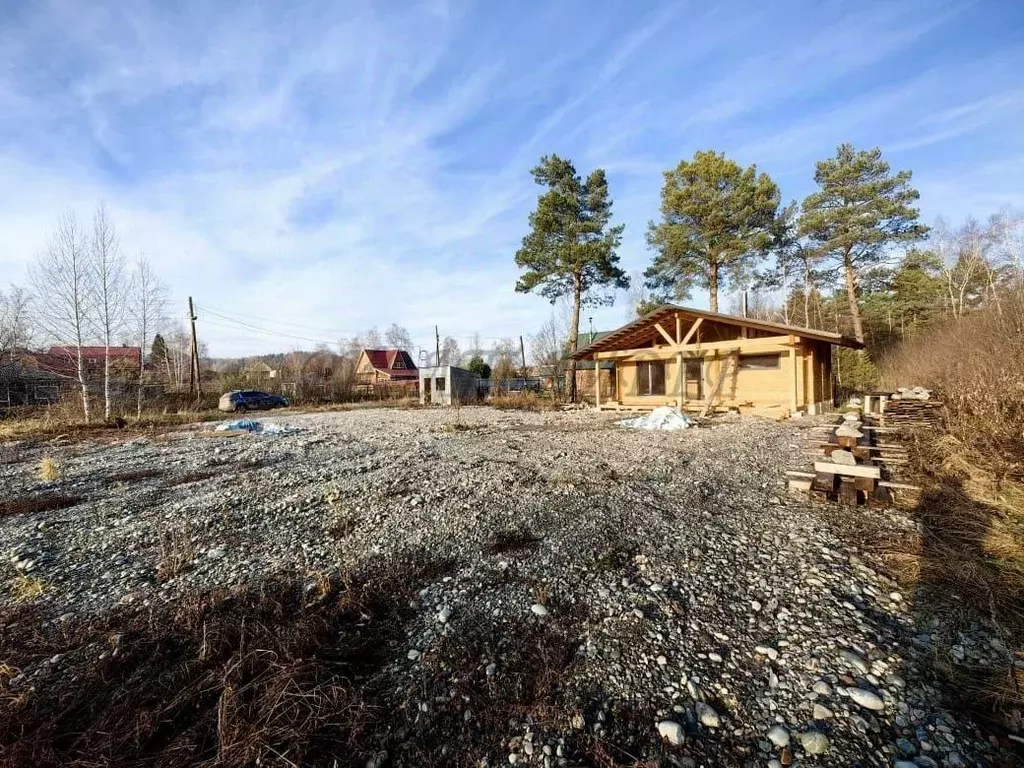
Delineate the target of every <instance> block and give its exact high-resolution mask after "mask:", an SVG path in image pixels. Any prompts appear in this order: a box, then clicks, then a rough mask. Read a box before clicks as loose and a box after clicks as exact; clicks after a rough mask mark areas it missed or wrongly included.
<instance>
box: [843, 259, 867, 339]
mask: <svg viewBox="0 0 1024 768" xmlns="http://www.w3.org/2000/svg"><path fill="white" fill-rule="evenodd" d="M843 266H844V268H845V272H846V297H847V298H848V299H849V300H850V317H851V318H853V335H854V338H856V339H857V341H859V342H860V343H861V344H863V343H864V325H863V323H861V319H860V306H859V305H858V304H857V278H856V276H855V275H854V274H853V260H852V259H851V258H850V252H849V251H847V252H846V253H844V254H843Z"/></svg>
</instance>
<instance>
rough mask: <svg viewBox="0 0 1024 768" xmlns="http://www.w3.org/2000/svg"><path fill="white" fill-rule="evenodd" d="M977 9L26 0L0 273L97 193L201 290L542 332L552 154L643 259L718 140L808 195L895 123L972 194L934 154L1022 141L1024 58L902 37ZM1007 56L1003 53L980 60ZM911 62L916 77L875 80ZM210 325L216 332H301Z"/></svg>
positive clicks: (204, 297) (990, 188)
mask: <svg viewBox="0 0 1024 768" xmlns="http://www.w3.org/2000/svg"><path fill="white" fill-rule="evenodd" d="M971 12H972V11H971V8H970V7H969V6H963V5H955V4H949V3H945V2H925V3H921V4H917V5H913V6H904V5H895V4H890V3H869V4H868V5H867V6H865V7H863V8H859V9H858V10H856V11H853V10H849V8H848V6H846V5H844V4H831V5H821V4H817V3H814V4H806V5H805V4H801V3H798V2H796V0H794V2H793V3H792V4H785V5H783V6H781V7H772V8H768V7H764V8H753V9H752V8H751V7H750V6H749V5H741V4H733V3H721V4H716V5H714V6H700V5H699V4H695V3H670V2H666V3H658V4H656V5H653V6H650V5H639V6H638V5H635V4H630V3H623V4H620V5H617V6H614V5H610V4H598V5H597V6H593V5H591V4H587V3H584V2H582V0H579V1H578V2H575V3H570V4H568V5H567V4H560V3H559V4H544V5H539V4H538V5H537V6H536V7H534V8H529V9H528V10H524V8H523V7H519V6H517V7H514V8H513V7H511V6H509V7H505V6H500V5H492V4H487V5H485V4H482V3H471V2H458V3H448V2H443V0H430V1H429V2H422V3H407V4H402V5H401V6H394V7H391V6H388V7H385V6H382V5H379V4H373V3H361V4H342V5H338V4H335V3H327V2H313V3H310V4H300V5H298V6H294V7H293V6H292V5H288V4H283V3H282V4H279V5H275V4H274V3H265V4H257V5H252V4H215V5H213V6H208V5H194V6H189V5H187V4H186V5H185V6H176V7H174V8H172V7H171V6H168V5H165V4H160V3H155V2H153V3H149V4H146V3H133V4H130V5H127V6H126V5H123V4H113V3H109V4H103V3H99V4H91V5H90V6H89V7H88V8H87V7H85V6H78V5H76V4H74V3H65V2H59V1H58V0H51V1H49V2H45V1H44V2H41V3H39V4H31V5H30V6H26V7H24V8H23V9H21V10H19V11H18V12H17V13H13V14H12V15H11V18H10V19H7V20H6V21H7V22H8V23H5V25H3V27H0V195H3V197H4V199H5V205H4V206H3V207H2V208H0V271H2V273H3V275H4V277H7V278H8V279H13V280H15V281H17V280H20V279H22V277H23V275H24V266H25V264H26V263H27V261H28V260H29V259H30V258H31V256H32V253H33V251H34V250H35V249H37V248H38V247H40V246H41V245H42V243H43V241H44V239H45V235H46V232H47V230H48V229H49V228H50V227H51V226H52V223H53V220H54V218H55V217H56V215H57V214H59V213H60V212H61V211H63V210H65V209H67V208H74V209H77V210H78V211H79V212H80V213H81V214H82V215H83V216H84V215H88V214H89V212H90V211H91V210H92V208H93V206H94V205H95V204H96V203H97V202H98V201H100V200H103V201H105V202H106V204H107V206H108V207H109V208H110V210H111V211H112V212H113V214H114V216H115V218H116V220H117V222H118V224H119V226H120V229H121V232H122V236H123V242H124V245H125V248H126V249H127V250H129V251H130V252H133V253H134V252H135V251H140V250H144V251H146V252H147V253H148V254H149V255H150V256H151V257H152V258H153V260H154V261H155V263H156V264H157V265H158V266H159V268H160V270H161V272H162V273H163V274H164V275H165V276H166V277H167V278H168V280H169V281H170V282H171V283H172V286H173V288H174V293H175V296H176V299H177V301H178V305H179V306H182V307H183V306H184V304H183V299H184V297H185V296H187V295H190V294H191V295H194V296H195V297H196V299H197V301H199V303H200V304H201V305H202V304H204V303H205V304H206V305H208V306H214V307H217V308H219V309H222V310H226V311H227V312H229V313H230V312H237V313H240V314H249V315H263V314H266V313H267V310H270V309H272V311H273V314H274V315H276V316H279V317H281V318H283V319H285V320H288V321H290V322H295V323H298V324H302V325H305V326H313V327H320V328H326V329H330V330H332V331H346V330H347V331H349V332H355V331H357V330H359V329H362V328H365V327H368V326H370V325H375V324H376V325H381V326H383V325H387V324H388V323H390V322H392V321H395V322H399V323H403V324H406V325H408V326H409V327H410V329H412V330H413V332H414V334H417V335H418V336H419V337H420V338H423V339H424V341H425V340H426V338H428V337H429V336H430V334H431V333H432V329H433V325H434V324H435V323H436V324H439V325H441V326H442V332H447V333H453V334H456V335H470V334H472V333H473V332H475V331H480V332H482V333H483V334H484V335H485V336H499V335H518V334H520V333H529V332H530V331H531V330H533V328H535V327H537V326H539V325H540V323H541V322H543V320H544V319H545V318H546V317H547V316H548V314H549V313H550V308H549V307H548V305H547V304H546V302H544V301H543V300H542V299H540V298H538V297H533V296H522V295H519V294H516V293H515V292H514V291H513V289H512V286H513V285H514V283H515V279H516V270H515V267H514V264H513V262H512V255H513V253H514V251H515V249H516V247H517V246H518V244H519V240H520V238H521V236H522V234H523V232H524V229H525V227H526V219H527V214H528V211H529V209H530V207H531V205H532V202H533V200H534V196H535V194H536V192H537V188H536V187H535V186H534V185H533V183H532V180H531V178H530V176H529V168H530V167H531V166H532V165H533V164H534V163H535V162H536V160H537V158H538V157H539V156H540V155H541V154H544V153H547V152H552V151H557V152H559V153H563V154H567V155H569V156H571V157H573V158H574V159H576V161H577V164H578V166H579V167H580V169H581V170H583V171H587V170H589V169H590V168H592V167H594V166H597V165H600V166H603V167H606V168H607V169H608V172H609V176H610V179H611V183H612V191H613V196H614V197H615V201H616V203H615V210H616V216H617V220H618V221H622V222H625V223H626V224H627V230H626V239H625V241H624V246H623V251H622V256H623V263H624V265H625V266H626V267H627V268H628V269H630V270H633V269H638V268H641V269H642V268H643V266H644V264H645V262H646V261H647V259H648V258H649V254H648V253H647V252H646V249H645V246H644V242H643V231H644V227H645V224H646V221H647V219H649V218H652V217H654V216H656V215H657V203H658V200H657V196H658V190H659V188H660V185H661V173H660V171H661V170H662V169H664V168H666V167H669V166H671V165H674V164H675V163H676V162H678V161H679V160H680V159H681V158H683V157H686V156H689V155H691V154H692V152H693V151H694V150H695V149H698V148H702V147H708V146H710V147H714V148H717V149H724V150H726V151H728V152H729V153H730V154H735V155H737V156H738V157H739V158H740V159H742V160H744V161H745V162H753V161H756V162H758V164H759V165H761V166H764V167H767V168H768V169H769V170H770V171H772V172H773V173H776V174H778V175H780V176H781V177H783V179H784V181H785V178H786V177H787V175H791V176H792V177H793V178H797V177H798V176H800V177H801V179H802V180H800V181H798V182H793V183H792V184H791V185H790V186H788V187H785V188H784V194H785V195H786V196H798V195H800V194H801V193H802V192H803V191H804V189H803V188H802V187H800V186H799V185H800V184H803V185H806V180H807V179H808V178H809V177H810V174H811V161H812V160H813V159H815V158H816V157H820V156H822V154H823V153H827V152H830V151H831V149H833V148H834V146H835V144H836V143H838V141H839V140H843V139H845V138H853V139H855V140H858V141H859V140H861V139H863V140H865V141H870V142H872V143H879V142H881V143H883V145H885V144H888V145H890V149H891V150H892V151H893V152H898V153H903V155H901V156H910V157H914V158H916V159H920V160H921V161H922V167H921V168H920V170H919V173H918V177H919V178H921V179H922V191H923V192H924V191H926V190H927V191H928V193H929V194H930V195H933V196H934V198H935V199H936V200H941V201H942V204H943V205H951V206H952V205H960V206H964V207H966V206H974V205H975V202H973V201H969V202H965V201H962V200H961V201H959V202H957V201H956V200H955V198H954V197H953V196H951V195H949V193H948V190H949V185H950V184H951V183H952V181H951V178H950V176H949V175H948V174H946V175H944V173H943V169H944V168H948V167H953V166H956V167H957V168H962V167H963V163H961V164H959V165H958V164H956V163H954V162H953V161H952V160H950V159H949V158H946V157H943V156H940V155H938V154H936V155H929V154H928V153H929V152H938V151H940V150H941V151H942V152H946V151H949V149H948V148H949V147H951V146H957V147H960V149H961V151H964V150H963V144H962V142H965V141H969V140H971V139H973V138H975V137H979V136H985V137H988V138H989V139H992V138H993V137H995V138H1000V137H1005V135H1006V132H1007V131H1008V128H1007V126H1008V125H1009V122H1010V121H1011V119H1012V120H1017V119H1018V118H1017V117H1014V115H1017V116H1018V117H1019V108H1020V98H1021V97H1020V92H1019V90H1015V87H1014V86H1013V85H1012V84H1011V83H1010V82H1009V80H1008V77H1009V76H1008V75H1006V74H1005V72H1008V71H1010V70H1011V69H1013V67H1014V65H1016V64H1019V63H1020V59H1021V55H1020V53H1019V52H1017V51H1014V50H1009V51H1006V50H1003V51H1001V52H1000V51H976V52H974V53H973V54H972V57H973V58H972V61H975V62H976V61H980V62H982V63H972V62H971V61H968V62H967V65H966V66H961V64H962V62H960V61H958V60H956V59H955V58H951V59H950V60H949V61H948V62H945V63H944V64H943V65H942V66H939V67H936V66H935V65H931V66H924V65H921V66H917V65H916V64H915V63H914V58H913V57H914V55H915V54H914V53H908V52H912V51H919V50H920V42H921V41H922V40H927V39H929V36H935V35H941V34H942V30H943V29H944V28H946V27H948V26H949V23H950V20H951V19H954V18H955V19H957V20H959V19H960V18H961V17H962V16H963V15H965V14H970V13H971ZM915 46H917V48H915ZM965 55H966V54H965ZM997 55H1001V56H1002V57H1003V60H1004V69H1005V71H1004V69H998V68H997V70H998V71H997V74H998V75H999V76H997V77H990V78H989V79H987V80H985V79H981V78H978V77H976V74H975V73H976V72H977V71H978V70H979V69H980V68H983V67H984V66H985V62H986V61H988V60H989V57H995V56H997ZM901 57H902V58H901ZM896 59H898V60H899V61H900V62H901V64H900V68H895V67H894V68H893V70H892V71H899V72H900V73H901V74H900V76H899V78H896V77H894V76H888V77H885V76H880V74H879V72H880V70H882V69H884V68H886V67H889V66H890V65H891V64H892V62H893V61H894V60H896ZM972 67H973V69H972ZM965 73H966V74H965ZM968 81H970V82H968ZM940 86H942V87H940ZM1016 124H1019V121H1018V122H1017V123H1016ZM851 134H852V136H851ZM992 144H993V146H994V147H995V148H994V149H993V150H992V151H993V152H995V151H1001V150H999V148H998V145H999V142H993V143H992ZM972 151H973V152H975V153H977V150H976V149H975V150H972ZM984 160H985V161H986V162H987V161H991V160H993V158H991V157H989V158H984ZM929 161H930V162H929ZM982 165H984V163H978V164H977V166H976V167H978V168H980V167H981V166H982ZM958 172H959V171H958ZM1001 173H1002V172H1001V171H1000V170H999V164H998V163H993V170H991V171H987V172H985V173H984V174H982V173H981V172H980V171H979V172H977V173H975V174H973V175H971V176H970V178H972V179H976V180H977V181H976V183H973V182H972V184H971V185H969V189H970V190H971V194H972V195H974V196H975V198H974V199H975V200H978V201H983V202H984V203H985V204H988V203H990V202H991V203H993V204H994V203H995V202H996V198H1000V197H1001V196H1012V193H1011V192H1010V191H1009V188H1010V183H1009V182H1008V181H1006V180H1005V178H1004V177H1003V176H1002V175H1001ZM592 314H593V316H594V318H595V324H597V325H601V324H603V323H605V322H608V323H618V322H620V321H621V315H622V310H621V308H612V309H598V310H594V311H593V312H592ZM204 333H206V334H208V335H207V339H208V340H209V341H210V343H211V345H212V348H213V349H214V351H215V352H218V353H230V352H245V351H261V350H269V349H273V348H275V347H278V346H280V344H281V343H282V341H281V339H269V338H268V339H262V340H261V339H260V338H258V337H256V336H253V335H251V334H248V333H247V332H243V331H237V330H236V331H229V330H228V329H226V328H220V327H216V326H213V325H212V324H211V325H210V326H209V327H208V328H207V329H206V330H205V331H204ZM285 343H286V342H285Z"/></svg>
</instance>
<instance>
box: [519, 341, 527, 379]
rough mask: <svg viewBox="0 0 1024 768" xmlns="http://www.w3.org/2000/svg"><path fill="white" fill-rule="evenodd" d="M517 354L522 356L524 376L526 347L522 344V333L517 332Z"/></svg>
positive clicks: (524, 372)
mask: <svg viewBox="0 0 1024 768" xmlns="http://www.w3.org/2000/svg"><path fill="white" fill-rule="evenodd" d="M519 354H520V356H521V357H522V358H523V378H524V379H525V378H526V347H525V346H524V345H523V335H522V334H519Z"/></svg>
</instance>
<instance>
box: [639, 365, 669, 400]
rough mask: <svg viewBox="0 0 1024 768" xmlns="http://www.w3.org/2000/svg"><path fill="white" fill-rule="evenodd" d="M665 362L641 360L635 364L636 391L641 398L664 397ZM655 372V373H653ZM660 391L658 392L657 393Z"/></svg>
mask: <svg viewBox="0 0 1024 768" xmlns="http://www.w3.org/2000/svg"><path fill="white" fill-rule="evenodd" d="M665 368H666V366H665V361H664V360H643V361H641V362H639V363H637V364H636V389H637V394H639V395H640V396H641V397H664V396H665V373H666V371H665ZM656 371H657V373H655V372H656ZM659 390H660V391H659Z"/></svg>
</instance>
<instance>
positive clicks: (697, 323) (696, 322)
mask: <svg viewBox="0 0 1024 768" xmlns="http://www.w3.org/2000/svg"><path fill="white" fill-rule="evenodd" d="M703 322H704V318H703V317H698V318H697V319H696V320H694V321H693V325H691V326H690V330H688V331H687V332H686V335H685V336H683V338H682V340H681V341H680V342H679V346H681V347H682V346H685V345H686V344H689V343H690V339H692V338H693V336H694V334H696V333H697V329H698V328H700V324H701V323H703Z"/></svg>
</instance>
